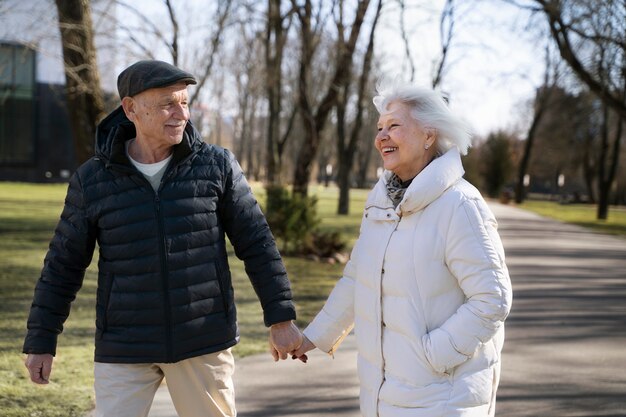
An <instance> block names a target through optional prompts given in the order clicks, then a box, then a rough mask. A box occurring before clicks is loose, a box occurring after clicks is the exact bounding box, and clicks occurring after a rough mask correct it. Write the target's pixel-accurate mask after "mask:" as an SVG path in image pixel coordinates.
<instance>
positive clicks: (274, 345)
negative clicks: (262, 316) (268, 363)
mask: <svg viewBox="0 0 626 417" xmlns="http://www.w3.org/2000/svg"><path fill="white" fill-rule="evenodd" d="M302 339H303V336H302V333H301V332H300V329H298V327H297V326H296V325H295V324H293V322H292V321H284V322H282V323H276V324H273V325H272V326H271V327H270V353H271V354H272V357H274V361H275V362H276V361H278V359H279V358H280V359H287V356H288V354H289V353H290V352H293V351H294V350H296V349H298V348H299V347H300V345H301V344H302Z"/></svg>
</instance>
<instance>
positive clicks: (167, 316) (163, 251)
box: [154, 192, 172, 362]
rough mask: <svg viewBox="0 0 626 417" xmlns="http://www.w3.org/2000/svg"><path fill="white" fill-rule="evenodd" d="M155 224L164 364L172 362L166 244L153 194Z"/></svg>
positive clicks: (157, 195) (156, 195)
mask: <svg viewBox="0 0 626 417" xmlns="http://www.w3.org/2000/svg"><path fill="white" fill-rule="evenodd" d="M154 203H155V208H156V215H157V223H158V227H157V229H158V242H159V259H160V261H161V283H162V286H163V305H164V311H163V315H164V319H165V357H166V362H172V334H171V332H172V327H171V317H170V297H169V282H168V275H169V274H168V268H167V250H166V248H167V242H166V239H165V225H164V221H163V213H162V210H161V199H160V198H159V193H158V192H157V193H155V198H154Z"/></svg>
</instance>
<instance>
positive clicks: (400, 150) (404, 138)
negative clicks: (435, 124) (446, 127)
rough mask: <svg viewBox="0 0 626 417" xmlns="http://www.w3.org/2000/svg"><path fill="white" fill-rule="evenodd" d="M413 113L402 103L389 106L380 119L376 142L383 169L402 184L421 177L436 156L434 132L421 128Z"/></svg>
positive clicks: (392, 103)
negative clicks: (396, 177)
mask: <svg viewBox="0 0 626 417" xmlns="http://www.w3.org/2000/svg"><path fill="white" fill-rule="evenodd" d="M410 112H411V109H410V107H409V106H407V105H405V104H403V103H401V102H397V101H393V102H391V103H389V105H388V106H387V111H386V112H385V113H383V114H381V115H380V117H379V119H378V134H377V135H376V141H375V146H376V149H378V152H380V156H381V157H382V158H383V166H384V168H385V169H387V170H389V171H392V172H393V173H394V174H396V175H397V176H398V177H400V179H401V180H402V181H407V180H409V179H411V178H413V177H415V176H416V175H417V174H419V172H420V171H421V170H422V169H424V167H425V166H426V165H428V163H429V162H430V161H431V160H432V159H433V157H434V156H435V152H436V151H435V146H434V145H435V134H434V131H433V130H432V129H426V128H424V127H422V126H421V125H420V124H419V123H418V122H417V121H416V120H415V119H414V118H413V117H412V116H411V114H410ZM425 148H428V149H425Z"/></svg>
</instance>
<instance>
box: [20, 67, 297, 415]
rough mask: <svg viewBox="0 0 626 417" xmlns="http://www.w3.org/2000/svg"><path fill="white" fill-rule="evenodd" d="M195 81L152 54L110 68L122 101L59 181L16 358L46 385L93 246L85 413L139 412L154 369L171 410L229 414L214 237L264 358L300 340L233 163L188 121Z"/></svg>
mask: <svg viewBox="0 0 626 417" xmlns="http://www.w3.org/2000/svg"><path fill="white" fill-rule="evenodd" d="M195 83H196V80H195V78H194V77H193V76H192V75H191V74H189V73H187V72H185V71H182V70H180V69H179V68H176V67H174V66H172V65H170V64H168V63H165V62H161V61H140V62H137V63H135V64H133V65H131V66H130V67H128V68H127V69H125V70H124V71H122V73H121V74H120V75H119V77H118V83H117V85H118V90H119V94H120V97H121V99H122V105H121V106H120V107H118V108H117V109H116V110H115V111H113V112H112V113H111V114H110V115H109V116H107V117H106V118H105V119H104V120H103V121H102V122H101V123H100V125H99V126H98V133H97V138H96V155H95V157H93V158H91V159H90V160H89V161H87V162H86V163H85V164H83V165H82V166H81V167H80V168H79V169H78V170H77V171H76V173H75V174H74V175H73V177H72V178H71V180H70V184H69V188H68V192H67V197H66V200H65V207H64V209H63V212H62V214H61V219H60V221H59V224H58V226H57V228H56V231H55V235H54V238H53V239H52V242H51V243H50V249H49V251H48V254H47V256H46V258H45V262H44V268H43V271H42V273H41V278H40V279H39V282H38V283H37V286H36V288H35V295H34V300H33V304H32V307H31V311H30V316H29V318H28V334H27V336H26V340H25V342H24V353H26V354H28V356H27V358H26V367H27V368H28V370H29V372H30V377H31V380H32V381H33V382H35V383H37V384H46V383H47V382H48V378H49V376H50V372H51V368H52V361H53V356H54V355H55V353H56V342H57V336H58V334H60V333H61V331H62V330H63V323H64V321H65V319H66V318H67V316H68V314H69V312H70V304H71V302H72V300H73V299H74V298H75V296H76V293H77V292H78V290H79V289H80V287H81V284H82V281H83V277H84V273H85V269H86V268H87V266H88V265H89V263H90V262H91V258H92V256H93V251H94V247H95V244H96V242H97V243H98V246H99V255H100V256H99V261H98V291H97V302H96V335H95V339H96V341H95V362H96V363H95V391H96V415H97V416H107V417H124V416H128V417H138V416H147V414H148V411H149V409H150V405H151V403H152V400H153V397H154V393H155V391H156V389H157V387H158V386H159V384H160V382H161V380H162V379H163V377H165V378H166V379H167V383H168V384H167V386H168V389H169V391H170V393H171V396H172V400H173V402H174V405H175V407H176V409H177V411H178V413H179V415H180V416H182V417H195V416H198V417H200V416H202V417H205V416H234V415H235V414H236V412H235V404H234V392H233V383H232V373H233V369H234V364H233V357H232V354H231V351H230V349H231V347H232V346H233V345H235V344H236V343H237V341H238V340H239V334H238V330H237V323H236V313H235V305H234V298H233V288H232V283H231V276H230V271H229V266H228V258H227V255H226V240H225V236H226V235H227V236H228V238H229V239H230V241H231V243H232V244H233V246H234V248H235V253H236V255H237V256H238V257H239V258H240V259H242V260H243V261H244V263H245V267H246V271H247V273H248V276H249V278H250V281H251V282H252V285H253V286H254V289H255V291H256V293H257V295H258V297H259V299H260V301H261V304H262V306H263V314H264V322H265V325H266V326H269V327H270V332H269V333H270V346H271V350H272V355H273V356H274V359H275V360H278V358H279V357H280V358H282V359H285V358H286V357H287V354H288V352H291V351H293V350H295V349H296V348H297V347H299V345H300V344H301V343H302V336H301V334H300V332H299V330H298V329H297V327H296V326H295V325H294V324H293V322H292V320H293V319H295V309H294V306H293V304H292V302H291V291H290V286H289V281H288V279H287V274H286V272H285V268H284V266H283V263H282V260H281V257H280V255H279V253H278V250H277V248H276V245H275V242H274V238H273V236H272V234H271V232H270V230H269V227H268V225H267V222H266V220H265V218H264V216H263V214H262V213H261V210H260V209H259V206H258V204H257V202H256V200H255V199H254V197H253V195H252V194H251V191H250V188H249V186H248V184H247V182H246V180H245V178H244V175H243V173H242V171H241V168H240V167H239V164H238V163H237V161H236V160H235V159H234V157H233V155H232V154H231V153H230V152H229V151H227V150H225V149H222V148H220V147H218V146H214V145H207V144H206V143H204V142H203V141H202V139H201V138H200V135H199V133H198V132H197V131H196V129H195V128H194V127H193V126H192V125H191V123H189V109H188V93H187V85H188V84H195Z"/></svg>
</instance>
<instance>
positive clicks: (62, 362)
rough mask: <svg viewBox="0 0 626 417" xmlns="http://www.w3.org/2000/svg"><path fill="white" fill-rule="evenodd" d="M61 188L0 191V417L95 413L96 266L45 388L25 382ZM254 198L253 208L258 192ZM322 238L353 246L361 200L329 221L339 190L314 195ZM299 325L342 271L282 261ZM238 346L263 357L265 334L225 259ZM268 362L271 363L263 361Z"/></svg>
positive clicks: (239, 351) (239, 277) (234, 263)
mask: <svg viewBox="0 0 626 417" xmlns="http://www.w3.org/2000/svg"><path fill="white" fill-rule="evenodd" d="M66 187H67V186H66V185H65V184H56V185H33V184H19V183H0V415H2V416H3V417H27V416H28V417H73V416H83V415H84V414H85V412H86V411H87V410H89V409H90V408H92V407H93V389H92V384H93V376H92V372H93V334H94V320H95V312H94V304H95V292H96V279H97V275H96V270H95V265H96V263H97V258H96V259H94V261H93V263H92V266H91V267H90V269H89V270H88V271H87V274H86V276H85V281H84V284H83V288H82V290H81V291H80V293H79V295H78V297H77V299H76V301H75V302H74V305H73V307H72V313H71V314H70V317H69V319H68V321H67V322H66V325H65V330H64V332H63V334H62V335H61V337H60V338H59V346H58V354H57V357H56V358H55V364H54V365H55V366H54V370H53V374H52V378H51V382H50V384H49V385H47V386H35V385H34V384H32V383H30V381H29V380H28V375H27V372H26V369H25V368H24V366H23V357H24V355H22V354H21V353H20V352H21V348H22V342H23V338H24V334H25V330H26V329H25V327H26V318H27V315H28V309H29V306H30V302H31V298H32V293H33V288H34V286H35V282H36V281H37V279H38V277H39V273H40V270H41V266H42V262H43V258H44V256H45V253H46V250H47V245H48V242H49V240H50V238H51V237H52V234H53V231H54V227H55V225H56V222H57V220H58V217H59V214H60V212H61V209H62V206H63V198H64V196H65V191H66ZM255 190H257V191H258V197H259V201H263V200H262V194H263V193H262V190H261V189H260V188H258V187H255ZM311 193H312V194H315V195H317V196H318V198H319V203H318V211H319V214H320V217H321V218H322V224H321V227H322V228H323V229H325V230H339V231H341V232H342V233H344V234H345V235H344V236H345V239H346V241H347V242H348V243H349V244H351V243H353V242H354V239H355V238H356V235H357V233H358V228H359V223H360V220H361V209H362V207H363V204H364V202H365V196H366V194H367V192H366V191H364V190H354V191H352V194H351V201H352V203H351V213H350V215H349V216H338V215H336V214H335V211H336V204H337V203H336V202H337V195H338V193H337V190H336V189H335V188H328V189H326V188H323V187H312V188H311ZM285 264H286V266H287V271H288V273H289V276H290V279H291V282H292V288H293V293H294V298H295V302H296V306H297V309H298V324H299V325H300V326H304V325H305V324H306V323H307V322H308V321H309V320H310V319H311V318H312V317H313V315H314V314H315V313H316V312H317V311H318V310H319V309H320V308H321V306H322V304H323V302H324V300H325V299H326V297H327V296H328V293H329V292H330V291H331V289H332V288H333V286H334V284H335V282H336V281H337V278H338V277H339V276H340V275H341V271H342V269H343V265H338V264H335V265H331V264H324V263H318V262H312V261H308V260H304V259H298V258H286V259H285ZM231 268H232V275H233V279H234V286H235V293H236V304H237V308H238V311H239V314H238V318H239V325H240V329H241V343H240V344H239V345H237V347H236V348H235V350H234V351H235V355H236V356H239V357H241V356H245V355H249V354H253V353H259V352H265V351H267V329H266V328H265V327H264V326H263V319H262V313H261V308H260V306H259V303H258V301H257V300H256V296H255V295H254V291H253V290H252V287H251V285H250V283H249V282H248V280H247V278H246V276H245V274H244V272H243V264H242V263H241V262H240V261H239V260H237V259H236V258H234V257H231ZM267 355H268V360H271V358H270V356H269V353H268V354H267Z"/></svg>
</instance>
